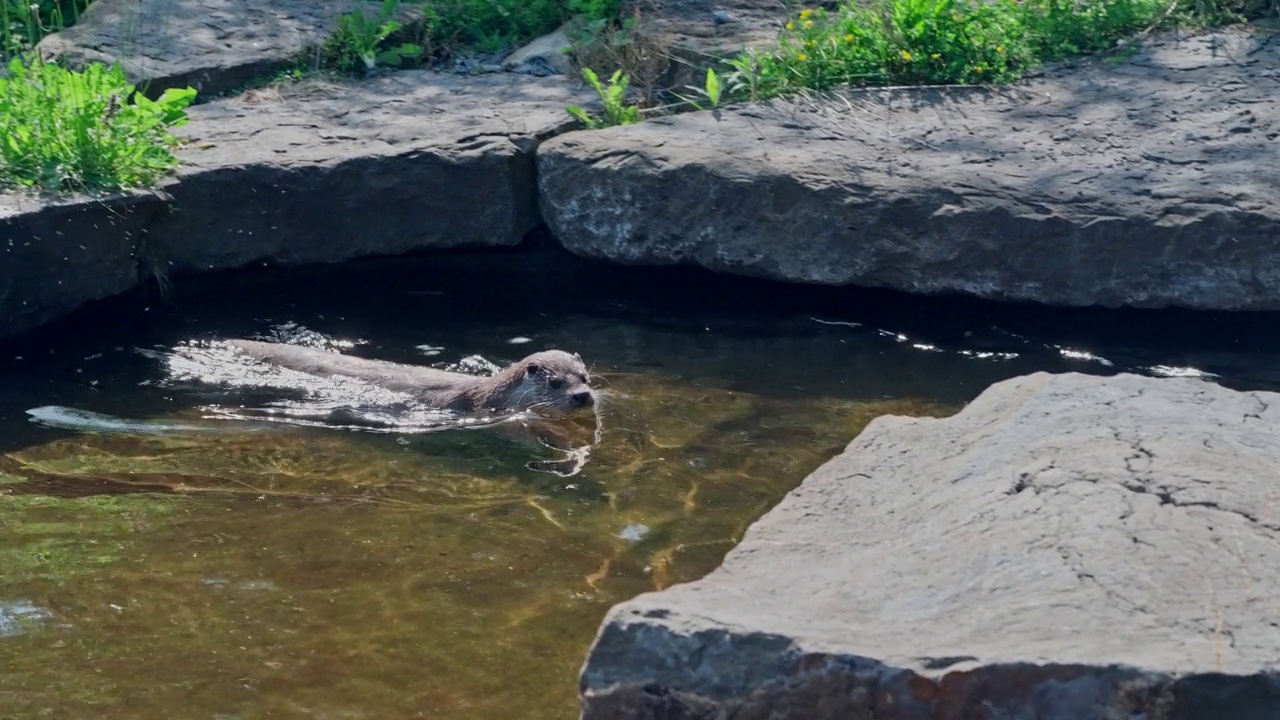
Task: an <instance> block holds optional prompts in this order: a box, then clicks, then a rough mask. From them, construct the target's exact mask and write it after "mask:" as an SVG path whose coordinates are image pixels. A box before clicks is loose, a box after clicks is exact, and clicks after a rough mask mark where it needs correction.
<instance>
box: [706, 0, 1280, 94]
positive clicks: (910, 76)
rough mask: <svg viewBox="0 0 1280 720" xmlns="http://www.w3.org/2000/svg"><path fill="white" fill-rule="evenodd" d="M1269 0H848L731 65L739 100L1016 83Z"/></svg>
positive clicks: (1243, 13) (800, 19)
mask: <svg viewBox="0 0 1280 720" xmlns="http://www.w3.org/2000/svg"><path fill="white" fill-rule="evenodd" d="M1267 2H1270V0H1230V1H1229V2H1223V1H1221V0H1220V1H1219V2H1216V3H1215V2H1212V1H1211V0H870V1H869V2H867V1H859V0H845V2H843V3H842V4H841V5H840V6H838V7H837V8H836V9H834V10H830V11H827V10H822V9H819V10H804V11H802V12H801V13H800V15H799V16H797V17H796V18H794V19H793V20H792V21H790V22H788V23H787V25H786V27H785V28H784V29H783V31H782V33H781V35H780V37H779V41H778V46H777V47H776V49H774V50H773V51H771V52H767V53H745V54H743V55H740V56H739V57H737V58H736V59H734V60H732V61H730V65H731V66H732V71H731V72H730V73H729V76H728V82H729V86H730V88H731V91H732V93H733V94H734V96H736V97H740V98H747V99H763V98H769V97H775V96H778V95H785V94H790V93H796V92H803V91H808V90H817V91H822V90H828V89H830V88H833V87H836V86H840V85H928V84H985V83H1001V82H1010V81H1013V80H1016V79H1018V78H1019V77H1021V76H1022V75H1023V74H1024V73H1025V72H1026V71H1027V70H1029V69H1031V68H1034V67H1036V66H1037V65H1040V64H1041V63H1044V62H1047V61H1051V60H1058V59H1062V58H1066V57H1070V56H1073V55H1078V54H1081V53H1091V52H1098V51H1103V50H1108V49H1111V48H1114V47H1116V44H1117V41H1119V40H1122V39H1125V38H1128V37H1132V36H1134V35H1135V34H1137V33H1139V32H1142V31H1144V30H1147V29H1151V28H1155V27H1160V26H1167V25H1173V24H1179V25H1216V24H1223V23H1225V22H1230V21H1234V20H1238V19H1243V18H1244V17H1247V16H1249V15H1250V14H1254V15H1256V14H1259V13H1260V12H1261V11H1262V10H1263V9H1264V5H1263V3H1267Z"/></svg>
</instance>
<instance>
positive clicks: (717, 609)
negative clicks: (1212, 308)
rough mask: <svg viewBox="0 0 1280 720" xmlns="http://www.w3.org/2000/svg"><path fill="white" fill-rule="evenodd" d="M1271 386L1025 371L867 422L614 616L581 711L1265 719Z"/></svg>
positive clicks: (1269, 681)
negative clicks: (775, 500) (698, 571)
mask: <svg viewBox="0 0 1280 720" xmlns="http://www.w3.org/2000/svg"><path fill="white" fill-rule="evenodd" d="M1272 407H1280V395H1277V394H1274V393H1262V392H1258V393H1242V392H1236V391H1232V390H1228V389H1224V388H1222V387H1219V386H1217V385H1214V384H1211V383H1208V382H1205V381H1202V380H1193V379H1165V380H1156V379H1150V378H1143V377H1138V376H1133V375H1120V376H1116V377H1111V378H1099V377H1095V376H1086V375H1078V374H1066V375H1048V374H1044V373H1038V374H1035V375H1030V376H1025V377H1020V378H1016V379H1013V380H1008V381H1005V382H1001V383H998V384H996V385H994V386H992V387H991V388H989V389H988V390H987V391H985V392H984V393H983V394H982V395H981V396H979V397H978V398H977V399H976V400H974V401H973V402H972V403H971V404H970V405H968V406H967V407H966V408H965V409H964V410H963V411H961V412H960V413H959V414H957V415H955V416H953V417H950V418H945V419H909V418H902V417H882V418H879V419H877V420H875V421H873V422H872V423H871V424H870V425H869V426H868V427H867V428H866V430H865V431H864V432H863V433H862V434H861V435H860V436H859V437H858V438H857V439H855V440H854V441H853V442H852V443H851V444H850V445H849V446H848V448H847V449H846V450H845V452H844V453H843V454H841V455H840V456H838V457H836V458H835V459H833V460H831V461H830V462H828V463H827V464H826V465H824V466H823V467H821V468H820V469H818V470H817V471H816V472H814V473H813V474H812V475H811V476H810V477H808V478H807V479H806V480H805V481H804V482H803V483H802V484H801V485H800V487H799V488H797V489H796V490H794V491H793V492H792V493H790V494H789V495H788V496H787V497H786V498H785V499H784V500H783V501H782V502H781V503H780V504H779V505H778V506H777V507H776V508H775V509H774V510H772V511H770V512H769V513H767V514H766V515H765V516H764V517H763V518H762V519H761V520H760V521H758V522H757V523H756V524H754V525H753V526H752V527H751V528H750V529H749V530H748V531H747V533H746V535H745V537H744V538H743V540H742V542H741V543H740V544H739V545H738V546H737V547H736V548H734V549H733V550H732V551H731V552H730V553H729V554H728V556H727V557H726V558H725V560H724V564H723V566H722V567H720V568H719V569H717V570H715V571H714V572H712V573H711V574H710V575H708V576H706V577H705V578H703V579H701V580H698V581H695V582H691V583H687V584H684V585H678V586H675V587H671V588H669V589H667V590H664V591H662V592H657V593H649V594H645V595H641V596H639V597H637V598H635V599H633V600H631V601H628V602H625V603H622V604H620V605H618V606H616V607H615V608H613V609H612V610H611V611H610V612H609V614H608V616H607V618H606V619H605V621H604V624H603V626H602V627H601V629H600V632H599V634H598V636H597V638H596V641H595V645H594V647H593V648H592V649H591V653H590V656H589V657H588V659H587V662H586V665H585V667H584V669H583V672H582V697H583V717H584V718H586V719H587V720H604V719H613V718H618V719H621V718H627V719H628V720H636V719H646V718H648V719H657V718H664V719H667V718H670V719H674V718H680V719H685V718H688V719H692V718H726V717H732V718H735V719H738V720H749V719H752V720H753V719H757V718H758V719H760V720H764V719H765V718H849V719H850V720H870V718H876V719H877V720H886V719H889V718H891V719H895V720H916V719H919V720H926V719H929V720H936V719H937V718H948V719H959V718H978V717H981V718H988V719H990V720H1015V719H1017V720H1023V719H1025V720H1033V719H1034V720H1134V719H1136V718H1143V719H1144V720H1173V719H1174V718H1178V719H1184V718H1185V719H1193V718H1202V719H1204V720H1210V719H1216V718H1232V719H1233V720H1261V719H1262V718H1274V717H1278V716H1280V680H1278V675H1277V673H1278V672H1280V625H1278V624H1277V622H1276V620H1275V598H1276V597H1277V596H1280V576H1277V574H1276V573H1275V572H1274V569H1275V568H1276V567H1280V502H1277V497H1278V493H1280V489H1277V484H1276V479H1277V470H1276V468H1277V467H1280V423H1277V417H1276V413H1275V412H1273V411H1272V410H1271V408H1272Z"/></svg>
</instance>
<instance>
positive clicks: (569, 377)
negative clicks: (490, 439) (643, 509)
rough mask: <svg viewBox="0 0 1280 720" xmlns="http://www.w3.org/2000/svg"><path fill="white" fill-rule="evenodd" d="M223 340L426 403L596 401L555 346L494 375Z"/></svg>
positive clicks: (581, 406)
mask: <svg viewBox="0 0 1280 720" xmlns="http://www.w3.org/2000/svg"><path fill="white" fill-rule="evenodd" d="M228 344H230V345H231V346H232V347H234V348H237V349H239V350H240V351H242V352H244V353H246V354H248V355H250V356H251V357H254V358H256V359H258V360H261V361H264V362H267V363H270V364H272V365H277V366H280V367H283V368H287V369H290V370H297V371H298V372H304V373H307V374H309V375H317V376H321V377H332V376H342V377H351V378H356V379H359V380H363V381H365V382H368V383H371V384H373V385H377V386H379V387H383V388H386V389H388V390H393V391H396V392H405V393H409V394H411V395H413V396H414V397H415V398H416V399H417V400H418V401H419V402H421V403H423V404H425V405H428V406H430V407H434V408H439V409H442V410H452V411H454V412H458V413H466V414H474V413H495V414H500V413H521V412H529V413H533V414H535V415H539V416H542V417H547V418H557V417H563V416H566V415H570V414H572V413H574V412H577V411H579V410H585V409H588V408H591V407H593V406H594V405H595V404H596V394H595V391H593V390H592V389H591V387H590V385H589V384H588V383H589V373H588V372H587V367H586V365H584V364H583V362H582V358H580V357H578V356H577V355H576V354H570V353H567V352H564V351H561V350H545V351H543V352H537V353H534V354H532V355H530V356H528V357H526V358H524V359H523V360H520V361H518V362H516V363H513V364H511V365H510V366H508V367H507V368H505V369H504V370H502V371H501V372H499V373H497V374H495V375H490V376H483V375H468V374H465V373H456V372H449V371H446V370H437V369H436V368H429V367H423V366H420V365H405V364H402V363H395V362H388V361H386V360H368V359H365V358H358V357H352V356H350V355H341V354H339V353H335V352H328V351H325V350H316V349H314V348H307V347H301V346H298V345H285V344H282V343H269V342H259V341H257V340H230V341H228Z"/></svg>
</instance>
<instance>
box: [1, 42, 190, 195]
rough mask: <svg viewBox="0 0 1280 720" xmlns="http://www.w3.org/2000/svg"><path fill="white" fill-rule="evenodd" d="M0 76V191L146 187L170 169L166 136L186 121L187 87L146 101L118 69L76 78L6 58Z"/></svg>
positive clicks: (171, 142)
mask: <svg viewBox="0 0 1280 720" xmlns="http://www.w3.org/2000/svg"><path fill="white" fill-rule="evenodd" d="M8 73H9V74H8V76H7V77H0V187H11V188H13V187H18V188H35V189H39V190H44V191H47V192H67V191H93V190H106V191H111V190H121V189H127V188H137V187H146V186H150V185H153V184H154V183H155V182H156V181H157V180H159V179H160V177H162V176H163V175H164V174H166V173H168V172H169V171H171V170H172V169H173V168H174V167H176V166H177V164H178V160H177V158H176V157H175V156H174V154H173V149H174V147H175V146H176V145H177V143H178V140H177V139H176V138H175V137H174V136H173V135H172V134H170V132H169V131H170V129H171V128H173V127H176V126H178V125H182V124H183V123H185V122H186V110H185V109H186V107H187V106H188V105H189V104H190V103H191V101H192V100H194V99H195V96H196V91H195V90H193V89H192V88H184V89H176V88H174V89H169V90H166V91H165V92H164V94H163V95H162V96H161V97H160V98H159V99H158V100H150V99H148V98H146V97H145V96H143V95H142V94H140V93H135V92H134V87H133V86H132V85H131V84H129V82H128V80H127V79H126V78H125V74H124V71H123V70H121V69H120V67H119V66H116V65H113V66H110V67H108V66H104V65H100V64H94V65H90V66H88V67H87V68H85V70H84V71H83V72H77V71H72V70H68V69H66V68H64V67H62V66H60V65H56V64H53V63H45V62H41V61H40V60H39V59H30V60H26V61H24V60H22V59H14V60H12V61H11V62H10V63H9V67H8Z"/></svg>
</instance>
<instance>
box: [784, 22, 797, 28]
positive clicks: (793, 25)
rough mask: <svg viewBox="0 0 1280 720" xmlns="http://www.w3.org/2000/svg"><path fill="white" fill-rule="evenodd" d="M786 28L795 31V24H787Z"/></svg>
mask: <svg viewBox="0 0 1280 720" xmlns="http://www.w3.org/2000/svg"><path fill="white" fill-rule="evenodd" d="M786 28H787V29H788V30H795V29H796V24H795V23H793V22H789V23H787V25H786Z"/></svg>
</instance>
